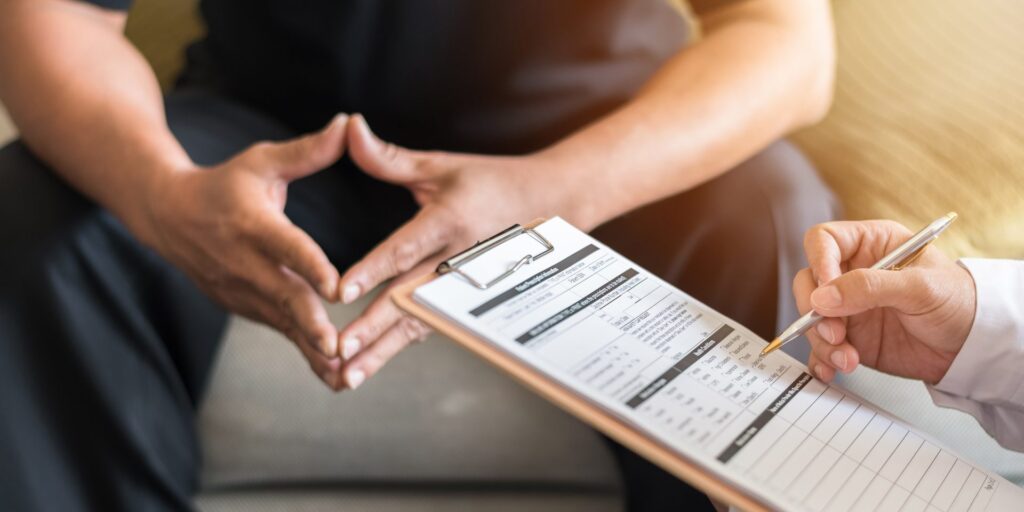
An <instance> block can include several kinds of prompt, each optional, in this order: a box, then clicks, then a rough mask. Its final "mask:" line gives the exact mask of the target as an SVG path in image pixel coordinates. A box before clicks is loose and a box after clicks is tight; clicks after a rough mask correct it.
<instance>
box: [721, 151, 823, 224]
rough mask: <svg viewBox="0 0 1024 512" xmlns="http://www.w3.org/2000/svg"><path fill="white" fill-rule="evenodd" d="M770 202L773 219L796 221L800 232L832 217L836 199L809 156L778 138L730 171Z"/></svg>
mask: <svg viewBox="0 0 1024 512" xmlns="http://www.w3.org/2000/svg"><path fill="white" fill-rule="evenodd" d="M733 172H734V173H737V175H739V176H741V177H745V176H749V177H750V179H749V181H750V183H751V184H752V185H753V186H755V187H756V188H757V190H758V191H759V192H760V195H761V196H762V197H763V198H764V199H765V200H766V201H767V202H768V203H770V204H771V207H772V211H773V212H774V215H775V216H776V222H785V223H786V224H787V225H790V226H792V225H799V226H800V231H801V232H802V231H803V230H805V229H806V228H809V227H810V226H813V225H814V224H816V223H818V222H823V221H825V220H830V219H832V218H834V217H835V215H836V213H837V210H838V203H837V202H836V199H835V196H834V195H833V194H832V191H831V190H829V188H828V186H827V185H826V184H825V182H824V181H823V180H822V179H821V177H820V176H819V175H818V172H817V170H815V168H814V166H813V165H812V164H811V162H810V161H809V160H807V158H806V157H805V156H804V155H803V153H801V152H800V150H799V149H797V147H796V146H794V145H793V144H791V143H789V142H787V141H784V140H782V141H778V142H775V143H774V144H772V145H770V146H768V147H767V148H765V149H764V150H763V151H761V152H760V153H758V154H757V155H754V156H753V157H751V158H750V159H749V160H747V161H745V162H743V163H742V164H740V165H739V166H737V168H736V169H735V170H734V171H733Z"/></svg>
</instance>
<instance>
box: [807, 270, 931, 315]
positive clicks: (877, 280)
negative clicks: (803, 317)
mask: <svg viewBox="0 0 1024 512" xmlns="http://www.w3.org/2000/svg"><path fill="white" fill-rule="evenodd" d="M934 301H935V294H934V292H933V290H932V287H931V285H930V284H929V281H928V277H927V276H926V275H924V274H923V273H922V271H921V270H919V269H915V268H909V269H906V270H903V271H899V272H897V271H893V270H871V269H857V270H853V271H850V272H847V273H846V274H843V275H842V276H839V277H838V278H836V279H834V280H833V281H831V282H830V283H828V284H827V285H825V286H822V287H821V288H818V289H817V290H815V291H814V292H813V293H811V305H812V306H813V307H814V310H815V311H817V312H818V313H819V314H821V315H823V316H829V317H836V316H851V315H856V314H858V313H863V312H864V311H869V310H872V309H876V308H893V309H896V310H897V311H900V312H901V313H905V314H908V315H914V314H920V313H923V312H924V311H927V310H928V309H929V308H930V307H932V304H933V303H934Z"/></svg>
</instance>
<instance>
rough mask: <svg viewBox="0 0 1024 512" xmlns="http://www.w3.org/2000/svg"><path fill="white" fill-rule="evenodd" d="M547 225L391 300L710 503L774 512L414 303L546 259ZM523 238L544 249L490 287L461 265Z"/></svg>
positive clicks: (491, 243) (485, 245) (459, 260)
mask: <svg viewBox="0 0 1024 512" xmlns="http://www.w3.org/2000/svg"><path fill="white" fill-rule="evenodd" d="M544 221H545V219H537V220H534V221H533V222H531V223H529V224H527V225H525V226H519V225H516V226H512V227H510V228H508V229H506V230H504V231H502V232H501V233H498V234H496V235H494V236H493V237H491V238H488V239H487V240H484V241H481V242H478V243H477V244H476V245H474V246H473V247H470V248H469V249H467V250H465V251H463V252H461V253H459V254H457V255H455V256H453V257H452V258H449V259H448V260H446V261H444V262H443V263H441V264H440V265H439V266H438V268H437V270H436V271H435V272H434V273H431V274H427V275H425V276H422V277H420V278H417V279H414V280H412V281H410V282H408V283H404V284H402V285H399V286H397V287H396V288H395V289H394V290H392V291H391V299H392V301H394V303H395V304H396V305H397V306H398V307H399V308H401V309H402V310H403V311H405V312H406V313H408V314H410V315H412V316H414V317H416V318H417V319H419V320H420V321H422V322H424V323H425V324H427V325H429V326H430V327H432V328H433V329H434V330H436V331H437V332H440V333H442V334H444V335H445V336H448V337H449V338H451V339H452V340H454V341H455V342H456V343H458V344H459V345H461V346H462V347H463V348H465V349H467V350H469V351H470V352H472V353H474V354H476V355H477V356H479V357H480V358H482V359H484V360H485V361H487V362H488V363H490V364H491V365H493V366H495V367H497V368H498V369H499V370H501V371H503V372H505V373H506V374H508V375H510V376H511V377H512V378H513V379H515V380H516V381H518V382H519V383H520V384H522V385H523V386H525V387H526V388H527V389H529V390H530V391H533V392H534V393H536V394H538V395H540V396H541V397H543V398H544V399H546V400H548V401H549V402H551V403H552V404H554V405H555V406H557V407H559V408H560V409H562V410H564V411H566V412H568V413H569V414H571V415H573V416H575V417H576V418H577V419H579V420H581V421H583V422H584V423H586V424H588V425H590V426H591V427H593V428H594V429H596V430H597V431H599V432H601V433H602V434H604V435H606V436H608V437H610V438H612V439H614V440H615V441H616V442H618V443H619V444H621V445H623V446H625V447H627V448H629V449H630V450H633V451H634V452H636V453H637V454H639V455H640V456H642V457H644V458H645V459H647V460H649V461H651V462H652V463H654V464H656V465H658V466H659V467H661V468H662V469H664V470H665V471H668V472H669V473H671V474H673V475H675V476H676V477H677V478H679V479H680V480H683V481H685V482H686V483H688V484H690V485H692V486H693V487H695V488H697V489H700V490H701V491H703V492H704V493H705V494H707V495H708V496H710V497H711V498H714V499H716V500H718V501H721V502H723V503H726V504H728V505H731V506H734V507H737V508H739V509H741V510H749V511H769V510H771V508H770V507H769V506H768V505H766V504H765V503H763V502H762V501H760V500H759V499H758V498H757V497H756V496H752V495H750V494H748V493H747V492H746V491H744V490H742V489H739V488H737V487H734V486H733V485H731V484H729V483H727V482H724V481H722V480H721V479H720V478H719V477H718V476H716V475H713V474H710V473H708V472H707V471H706V470H704V469H703V468H702V467H700V466H699V465H697V464H696V463H694V462H693V461H690V460H688V459H687V458H685V457H683V456H681V455H680V454H678V453H676V452H675V451H674V450H672V449H670V448H668V447H667V446H665V445H663V444H661V443H660V442H658V441H657V440H655V439H653V438H651V437H649V436H647V435H646V434H643V433H642V432H640V431H638V430H637V429H635V428H634V427H633V426H631V425H629V424H626V423H625V422H623V421H622V420H620V419H619V418H617V417H615V416H614V415H612V414H610V413H609V412H607V411H605V410H603V409H602V408H601V407H600V406H598V405H596V404H594V403H592V402H591V401H589V400H587V399H586V398H584V397H582V396H580V395H578V394H576V393H575V392H573V391H571V390H569V389H567V388H566V387H565V386H563V385H562V384H559V383H558V382H557V381H555V380H554V379H551V378H549V377H547V376H546V375H543V374H541V373H540V372H539V371H537V370H535V369H534V368H532V367H530V366H529V365H528V364H526V363H524V362H522V361H520V360H518V359H517V358H515V357H513V356H511V355H509V354H507V353H505V352H503V351H501V350H500V349H499V348H497V347H496V346H494V345H492V344H491V343H490V342H488V341H486V340H484V339H482V338H480V337H478V336H476V335H475V334H473V333H470V332H469V331H467V330H465V329H463V328H462V327H461V326H459V325H458V324H455V323H454V322H452V321H450V320H449V319H447V318H445V317H443V316H441V315H439V314H437V313H436V312H434V311H433V310H431V309H430V308H428V307H426V306H424V305H422V304H420V303H418V302H416V300H415V299H414V298H413V292H414V291H415V290H416V289H417V288H419V287H420V286H422V285H424V284H426V283H429V282H430V281H432V280H434V279H436V278H438V277H440V276H441V275H444V274H447V273H455V274H459V275H460V276H461V277H463V278H464V279H465V280H466V281H467V283H468V284H469V285H472V286H475V287H477V288H479V289H487V288H489V287H491V286H493V285H495V284H497V283H498V282H500V281H501V280H503V279H504V278H506V277H508V276H510V275H512V274H513V273H514V272H515V271H516V270H519V269H520V268H522V267H523V266H525V265H528V264H530V263H532V262H533V261H535V260H538V259H541V258H543V257H544V256H546V255H547V254H549V253H551V252H552V251H553V250H554V247H553V246H552V244H551V243H550V242H548V241H547V240H546V239H545V238H544V237H543V236H542V235H540V233H537V232H536V231H534V230H533V228H534V227H536V226H538V225H540V224H542V223H543V222H544ZM519 236H530V237H533V238H534V239H535V240H537V241H538V242H540V243H541V244H542V245H543V246H544V247H546V249H545V250H544V251H543V252H540V253H537V254H527V255H523V257H522V258H520V259H519V260H518V262H517V263H515V264H514V265H512V266H511V267H510V268H509V269H508V270H507V271H506V272H504V273H503V274H501V275H499V276H497V277H495V278H493V279H491V280H489V281H487V282H480V281H478V280H476V279H475V278H474V277H473V276H470V275H468V274H467V273H464V272H463V271H462V266H463V265H465V264H466V263H468V262H469V261H472V260H473V259H476V258H478V257H481V256H483V255H485V254H486V253H487V252H488V251H489V250H491V249H493V248H494V247H497V246H499V245H501V244H502V243H505V242H507V241H509V240H512V239H514V238H516V237H519ZM681 506H683V505H681Z"/></svg>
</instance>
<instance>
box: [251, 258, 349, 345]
mask: <svg viewBox="0 0 1024 512" xmlns="http://www.w3.org/2000/svg"><path fill="white" fill-rule="evenodd" d="M244 267H245V269H246V270H245V278H246V279H248V281H249V282H250V284H251V287H252V291H251V292H250V295H251V296H252V298H253V299H254V300H256V299H259V300H261V301H262V302H264V303H265V304H267V305H268V307H270V308H272V309H273V310H274V311H275V312H276V313H277V314H282V315H284V316H286V317H287V319H288V324H289V326H290V327H293V328H295V329H296V330H297V331H298V332H299V333H300V334H301V335H302V338H301V339H302V341H304V342H305V343H307V344H309V345H310V346H313V347H315V348H316V349H317V350H318V351H319V352H320V353H322V354H324V355H325V356H328V357H336V356H337V354H338V341H337V340H338V333H337V329H336V328H335V327H334V324H333V323H331V319H330V317H328V315H327V310H326V309H325V308H324V305H323V303H322V302H321V301H320V297H319V296H318V295H317V293H316V291H315V290H313V288H312V287H310V286H309V283H307V282H306V281H304V280H303V279H302V278H301V277H299V276H298V275H296V274H295V273H293V272H292V271H290V270H288V269H287V268H284V267H282V266H280V265H279V264H277V263H275V262H273V261H271V260H269V259H268V258H266V257H265V256H263V255H262V254H257V255H255V256H253V257H252V258H249V259H248V260H247V261H246V263H245V265H244ZM275 327H276V326H275ZM279 330H281V329H279ZM282 332H284V331H283V330H282Z"/></svg>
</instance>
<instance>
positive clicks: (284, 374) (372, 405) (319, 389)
mask: <svg viewBox="0 0 1024 512" xmlns="http://www.w3.org/2000/svg"><path fill="white" fill-rule="evenodd" d="M362 305H363V304H362V303H360V304H357V305H355V306H354V307H348V308H346V307H343V306H339V307H334V308H332V309H331V316H332V318H334V319H335V321H336V322H337V324H338V325H345V322H346V320H347V319H348V318H351V316H352V315H353V314H354V312H356V311H359V310H361V308H362ZM199 429H200V432H201V437H202V443H203V455H204V457H205V460H204V468H203V475H202V482H203V485H204V487H205V488H206V489H216V488H223V487H225V486H239V485H243V486H251V485H256V484H260V483H272V484H281V483H289V482H291V483H296V482H307V483H308V482H330V483H349V484H351V483H373V484H380V483H388V484H396V485H397V484H401V483H403V482H414V483H417V484H423V483H431V482H435V483H439V484H440V483H473V482H476V483H502V484H503V485H508V484H512V483H517V484H528V485H533V484H536V485H540V486H544V487H552V486H556V487H557V486H567V487H578V486H583V487H586V488H588V489H590V488H597V489H605V490H615V489H618V488H619V477H618V473H617V470H616V467H615V464H614V460H613V458H612V456H611V454H610V452H609V450H608V449H607V447H606V446H605V444H604V442H603V441H602V440H601V439H600V438H599V436H598V435H597V434H595V433H594V432H593V431H592V430H590V429H589V428H588V427H586V426H584V425H583V424H581V423H579V422H578V421H576V420H575V419H573V418H571V417H569V416H568V415H567V414H565V413H563V412H561V411H560V410H558V409H556V408H555V407H553V406H551V405H549V404H548V403H546V402H544V401H542V400H541V399H539V398H537V397H536V396H534V395H533V394H531V393H529V392H527V391H526V390H525V389H524V388H522V387H520V386H519V385H518V384H516V383H515V382H513V381H511V380H510V379H509V378H507V377H505V376H504V375H502V374H499V373H498V371H497V370H494V369H492V368H491V367H490V366H488V365H486V364H485V363H483V362H482V361H480V360H478V359H477V358H475V357H473V356H472V355H470V354H469V353H468V352H466V351H464V350H463V349H461V348H460V347H458V346H456V345H454V343H453V342H451V341H449V340H446V339H440V338H438V337H436V336H434V337H431V338H430V339H429V340H428V341H427V342H426V343H424V344H422V345H417V346H414V347H411V348H409V349H407V350H406V351H405V352H404V353H402V354H399V356H398V357H397V358H396V359H395V360H393V361H392V362H391V363H390V364H389V365H387V366H386V367H385V368H384V370H383V371H382V372H381V373H380V374H378V375H377V376H376V377H374V378H372V379H370V380H369V381H368V382H367V383H365V384H364V385H363V386H362V387H361V388H360V389H359V390H357V391H355V392H343V393H340V394H334V393H332V392H330V391H329V390H328V389H327V388H325V387H324V386H323V385H322V384H321V383H320V382H319V381H318V380H317V379H316V377H315V376H314V375H313V374H312V372H311V371H310V370H309V368H308V366H307V365H306V362H305V360H304V359H303V358H302V357H301V355H300V354H299V352H298V351H297V350H296V349H295V348H294V347H293V346H292V345H291V344H290V342H288V341H287V340H285V339H284V338H282V337H280V336H279V335H277V334H276V333H274V332H272V331H271V330H269V329H267V328H265V327H262V326H259V325H257V324H254V323H252V322H248V321H245V320H242V319H233V320H232V323H231V326H230V329H229V333H228V335H227V337H226V339H225V341H224V345H223V348H222V351H221V354H220V357H219V361H218V362H217V364H216V367H215V369H214V373H213V377H212V382H211V386H210V390H209V394H208V396H207V398H206V400H205V402H204V404H203V406H202V409H201V412H200V418H199Z"/></svg>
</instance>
